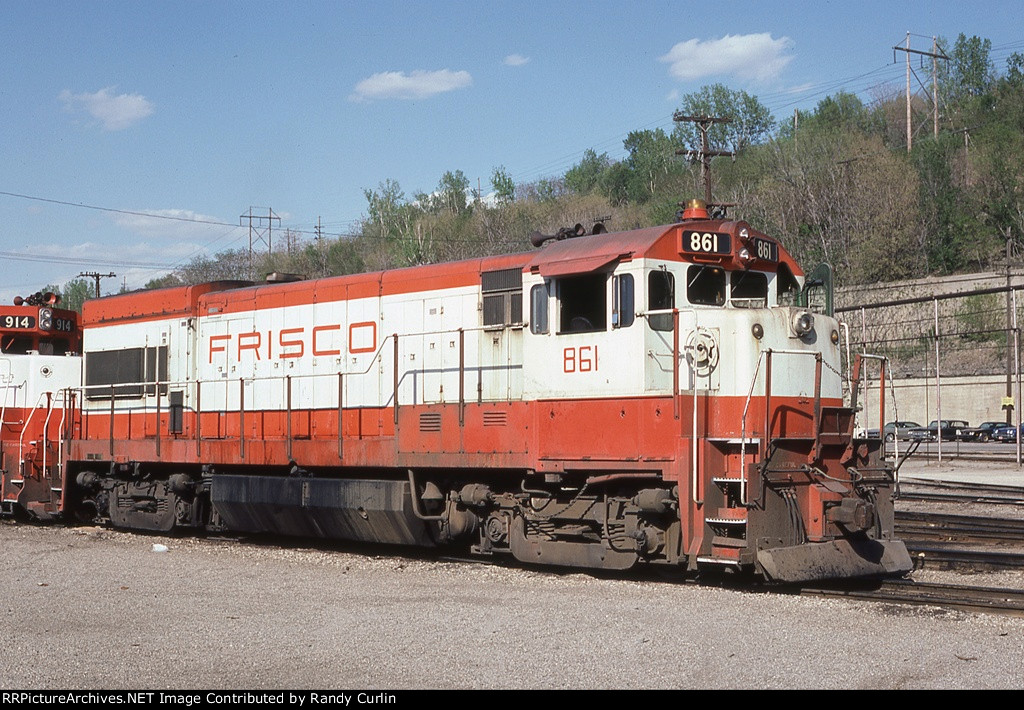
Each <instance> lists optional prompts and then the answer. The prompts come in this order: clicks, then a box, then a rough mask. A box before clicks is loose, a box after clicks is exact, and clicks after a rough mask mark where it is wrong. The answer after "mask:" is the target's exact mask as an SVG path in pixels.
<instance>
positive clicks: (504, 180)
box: [491, 165, 516, 205]
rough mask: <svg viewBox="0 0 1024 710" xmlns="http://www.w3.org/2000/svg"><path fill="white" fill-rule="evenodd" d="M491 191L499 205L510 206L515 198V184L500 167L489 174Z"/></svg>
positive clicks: (502, 167) (503, 167) (503, 168)
mask: <svg viewBox="0 0 1024 710" xmlns="http://www.w3.org/2000/svg"><path fill="white" fill-rule="evenodd" d="M491 189H493V190H494V198H495V200H496V201H497V203H498V204H499V205H507V204H511V202H512V201H513V200H515V198H516V183H515V181H513V180H512V176H511V175H509V174H508V172H507V171H506V170H505V166H504V165H502V166H500V167H497V168H495V169H494V171H493V172H492V173H491Z"/></svg>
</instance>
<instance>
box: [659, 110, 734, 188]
mask: <svg viewBox="0 0 1024 710" xmlns="http://www.w3.org/2000/svg"><path fill="white" fill-rule="evenodd" d="M672 120H673V121H680V122H681V121H686V122H688V123H696V124H697V128H698V130H700V150H683V149H679V150H677V151H676V155H685V156H686V157H687V158H689V159H690V160H691V161H693V162H695V163H696V162H699V163H700V179H701V182H703V183H704V202H705V203H707V204H708V205H710V204H711V158H714V157H717V156H722V155H728V156H733V155H736V154H735V153H732V152H729V151H725V150H711V149H710V146H709V145H708V129H709V128H710V127H711V124H713V123H732V119H731V118H722V117H720V116H684V115H682V114H680V113H679V112H676V113H675V115H673V116H672Z"/></svg>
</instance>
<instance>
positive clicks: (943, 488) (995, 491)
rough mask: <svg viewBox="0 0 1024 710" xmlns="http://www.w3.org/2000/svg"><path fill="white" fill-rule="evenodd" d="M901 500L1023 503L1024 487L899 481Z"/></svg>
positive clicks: (993, 503) (992, 503)
mask: <svg viewBox="0 0 1024 710" xmlns="http://www.w3.org/2000/svg"><path fill="white" fill-rule="evenodd" d="M900 499H901V500H921V501H933V502H944V503H985V504H989V505H1024V489H1022V488H1020V487H1018V486H998V485H972V484H969V483H952V482H948V481H935V482H929V483H921V482H919V481H915V482H913V483H908V482H906V481H904V482H902V483H900Z"/></svg>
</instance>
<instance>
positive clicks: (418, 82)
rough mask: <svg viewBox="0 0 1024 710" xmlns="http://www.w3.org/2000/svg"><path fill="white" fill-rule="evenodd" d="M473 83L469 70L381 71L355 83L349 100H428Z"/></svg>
mask: <svg viewBox="0 0 1024 710" xmlns="http://www.w3.org/2000/svg"><path fill="white" fill-rule="evenodd" d="M472 84H473V77H471V76H470V75H469V72H467V71H454V72H453V71H449V70H447V69H441V70H440V71H423V70H422V69H417V70H415V71H412V72H409V73H408V74H406V73H405V72H397V71H389V72H380V73H378V74H374V75H373V76H371V77H368V78H366V79H363V80H362V81H360V82H359V83H358V84H356V87H355V90H354V91H353V92H352V94H351V95H349V97H348V98H349V100H350V101H356V102H362V101H372V100H373V99H425V98H428V97H430V96H433V95H434V94H440V93H444V92H445V91H454V90H456V89H464V88H465V87H467V86H470V85H472Z"/></svg>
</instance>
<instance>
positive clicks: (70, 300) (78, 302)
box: [43, 279, 96, 313]
mask: <svg viewBox="0 0 1024 710" xmlns="http://www.w3.org/2000/svg"><path fill="white" fill-rule="evenodd" d="M47 291H49V292H50V293H55V294H57V295H58V296H59V297H60V302H59V303H58V304H57V305H58V307H59V308H64V309H67V310H69V311H78V312H79V313H81V312H82V304H83V303H85V302H86V301H88V300H89V299H91V298H95V297H96V294H95V293H94V291H95V286H94V285H93V282H91V281H89V280H88V279H72V280H71V281H68V282H67V283H65V284H64V285H63V286H56V285H54V284H50V285H48V286H46V287H45V288H43V293H46V292H47Z"/></svg>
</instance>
